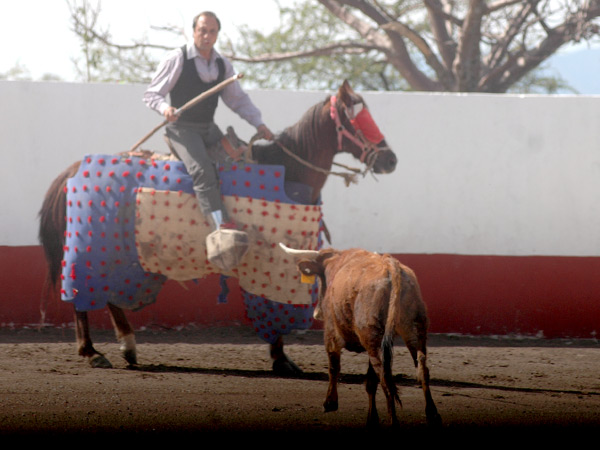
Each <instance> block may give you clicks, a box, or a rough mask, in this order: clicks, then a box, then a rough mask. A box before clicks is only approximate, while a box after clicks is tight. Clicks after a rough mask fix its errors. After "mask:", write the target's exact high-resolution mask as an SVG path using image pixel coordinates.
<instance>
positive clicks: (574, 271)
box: [0, 246, 600, 338]
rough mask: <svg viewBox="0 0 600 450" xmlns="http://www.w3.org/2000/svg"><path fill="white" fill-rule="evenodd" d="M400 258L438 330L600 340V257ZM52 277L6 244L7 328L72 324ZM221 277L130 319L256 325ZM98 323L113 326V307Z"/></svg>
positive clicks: (1, 282) (164, 294)
mask: <svg viewBox="0 0 600 450" xmlns="http://www.w3.org/2000/svg"><path fill="white" fill-rule="evenodd" d="M394 256H396V257H397V258H398V259H399V260H400V261H402V262H403V263H404V264H406V265H408V266H410V267H411V268H412V269H413V270H414V271H415V272H416V273H417V276H418V278H419V282H420V284H421V290H422V291H423V297H424V300H425V302H426V303H427V305H428V309H429V317H430V320H431V328H430V332H431V333H460V334H472V335H506V334H522V335H527V336H529V335H539V336H544V337H548V338H556V337H562V338H568V337H571V338H595V337H596V332H597V331H598V330H599V329H600V276H599V274H600V257H547V256H525V257H519V256H474V255H468V256H464V255H399V254H397V255H394ZM45 274H46V268H45V262H44V257H43V251H42V249H41V247H39V246H27V247H6V246H0V286H1V287H2V295H1V301H0V326H2V327H15V328H19V327H24V326H36V325H38V324H40V322H42V321H43V323H44V324H45V325H48V326H65V327H70V326H72V322H73V308H72V307H71V306H70V305H68V304H65V303H63V302H62V301H61V300H60V299H59V298H54V299H49V300H47V301H44V300H43V284H44V278H45ZM218 280H219V277H218V276H212V277H208V278H206V279H203V280H201V281H199V282H198V283H194V282H187V283H185V284H184V285H182V284H180V283H176V282H168V283H167V284H166V285H165V287H164V288H163V290H162V291H161V293H160V295H159V298H158V300H157V302H156V303H155V304H154V305H151V306H149V307H147V308H145V309H143V310H142V311H139V312H132V313H129V314H128V316H129V318H130V319H131V322H132V324H133V325H134V326H135V327H136V328H139V327H142V326H145V327H152V326H157V327H166V328H175V327H185V326H190V325H198V326H202V325H212V326H215V325H217V326H218V325H239V324H249V322H248V320H247V319H246V317H245V311H244V305H243V301H242V297H241V295H240V294H239V290H238V286H237V283H236V282H235V280H229V284H228V285H229V288H230V291H231V294H230V297H229V301H228V303H226V304H218V303H217V296H218V294H219V292H220V287H219V283H218ZM41 311H44V315H42V313H41ZM90 321H91V325H92V326H94V327H97V328H110V327H111V325H110V319H109V317H108V313H107V311H105V310H103V311H98V312H95V313H91V314H90ZM315 327H319V322H317V323H316V325H315Z"/></svg>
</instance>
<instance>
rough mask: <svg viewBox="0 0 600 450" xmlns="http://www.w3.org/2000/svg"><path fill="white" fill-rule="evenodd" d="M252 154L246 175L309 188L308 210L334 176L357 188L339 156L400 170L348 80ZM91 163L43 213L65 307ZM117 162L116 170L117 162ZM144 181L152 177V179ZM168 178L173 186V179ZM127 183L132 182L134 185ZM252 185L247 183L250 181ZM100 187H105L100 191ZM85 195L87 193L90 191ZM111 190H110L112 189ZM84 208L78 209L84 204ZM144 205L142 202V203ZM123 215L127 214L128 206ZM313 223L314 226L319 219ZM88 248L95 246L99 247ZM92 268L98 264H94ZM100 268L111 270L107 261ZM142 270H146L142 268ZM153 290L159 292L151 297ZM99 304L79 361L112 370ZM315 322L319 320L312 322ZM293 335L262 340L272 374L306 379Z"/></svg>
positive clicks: (52, 273) (78, 166)
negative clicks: (96, 338) (79, 184)
mask: <svg viewBox="0 0 600 450" xmlns="http://www.w3.org/2000/svg"><path fill="white" fill-rule="evenodd" d="M248 147H249V148H248V151H247V153H246V155H245V159H246V162H247V163H248V164H249V166H248V167H246V169H247V170H248V171H249V169H251V168H252V164H255V165H256V167H258V168H259V169H258V170H259V171H260V172H261V173H263V172H265V170H264V169H265V168H267V169H268V168H274V174H275V177H279V176H280V174H281V173H283V174H284V182H285V186H287V185H288V184H290V185H294V186H296V187H298V186H299V187H303V188H305V189H301V190H302V192H303V200H302V204H303V205H306V207H307V209H308V207H309V206H310V205H319V204H320V196H321V190H322V188H323V186H324V185H325V182H326V180H327V178H328V176H329V175H331V174H336V175H342V176H343V177H344V178H345V181H346V183H350V182H352V181H355V179H354V180H353V177H355V175H356V172H355V173H354V174H350V175H348V174H347V173H342V174H340V173H338V172H334V171H332V170H331V169H332V166H333V165H334V164H335V163H334V157H335V155H336V154H338V153H341V152H344V153H349V154H351V155H352V156H354V157H355V158H356V159H358V160H360V161H361V162H362V163H363V164H365V166H366V168H365V169H364V172H363V174H365V173H367V172H368V171H369V172H372V173H376V174H388V173H391V172H393V171H394V170H395V167H396V164H397V158H396V156H395V154H394V152H393V151H392V150H391V149H390V148H389V146H388V144H387V142H386V140H385V138H384V136H383V135H382V134H381V132H380V131H379V128H378V127H377V125H376V124H375V122H374V121H373V119H372V117H371V116H370V113H369V111H368V108H367V106H366V104H365V101H364V99H363V97H362V96H361V95H359V94H358V93H356V92H355V91H354V90H353V89H352V88H351V87H350V84H349V83H348V82H347V80H345V81H344V82H343V83H342V84H341V86H340V87H339V89H338V91H337V94H335V95H330V96H327V97H326V98H325V99H324V100H323V101H321V102H319V103H317V104H316V105H314V106H313V107H311V108H310V109H309V110H308V111H306V112H305V113H304V115H303V116H302V117H301V118H300V120H299V121H298V122H297V123H295V124H294V125H292V126H290V127H288V128H286V129H284V130H283V131H282V132H281V133H279V134H277V135H276V136H275V138H274V139H273V140H272V141H268V142H264V141H258V142H254V141H252V140H251V141H250V143H249V145H248ZM92 159H93V158H88V159H87V160H86V159H85V158H84V160H81V161H78V162H75V163H73V164H72V165H71V166H69V167H68V168H67V169H65V170H64V171H63V172H62V173H61V174H59V175H58V176H57V178H56V179H55V180H54V181H53V182H52V183H51V185H50V187H49V189H48V191H47V193H46V195H45V197H44V200H43V204H42V207H41V209H40V212H39V219H40V224H39V240H40V243H41V244H42V247H43V249H44V254H45V258H46V262H47V269H48V270H47V278H46V281H45V286H46V290H47V292H48V293H47V295H52V292H56V289H57V285H58V282H59V280H61V281H62V283H63V289H62V291H61V294H63V300H66V298H65V295H64V293H65V292H66V290H65V289H64V286H65V283H67V281H68V280H69V279H70V278H73V279H75V278H76V275H75V266H76V265H75V264H72V266H73V269H72V270H73V272H72V273H69V272H68V270H69V268H68V267H66V266H67V264H66V261H65V260H66V256H67V252H68V251H70V252H71V253H72V252H73V251H75V252H79V253H82V252H83V251H82V250H81V249H77V248H75V249H68V246H67V245H65V240H66V236H67V235H70V231H67V230H68V227H69V223H68V221H72V220H73V217H67V215H66V214H65V211H66V210H67V209H68V208H70V207H71V206H72V205H71V203H72V201H73V200H70V199H69V198H68V196H69V195H70V193H71V189H72V191H73V192H74V191H75V190H76V188H75V187H70V185H69V183H70V181H71V180H73V179H75V177H76V176H77V174H79V175H78V176H80V177H82V176H83V177H85V176H90V175H89V170H83V169H84V165H85V164H86V162H90V161H92ZM104 159H105V158H96V163H98V161H100V162H101V163H102V164H106V162H105V161H104ZM113 159H114V162H115V163H116V162H117V159H118V158H113ZM119 161H120V159H119ZM127 163H128V164H129V165H131V164H132V162H131V158H129V159H127ZM139 163H140V164H145V163H146V160H145V159H141V160H139ZM152 164H154V165H155V166H156V163H154V162H153V163H152ZM146 166H149V164H146ZM166 166H167V167H168V166H169V163H168V162H167V163H166ZM164 167H165V165H164V164H163V168H164ZM231 168H232V167H231V165H230V167H229V170H228V171H223V168H222V167H221V168H220V170H221V177H223V178H226V177H227V176H229V177H230V178H231V177H232V176H235V173H234V172H235V165H234V166H233V171H232V170H231ZM82 170H83V175H82ZM355 171H356V169H355ZM237 172H241V171H237ZM98 173H99V172H98ZM128 173H129V170H127V171H126V172H123V176H124V177H125V176H127V175H128ZM137 175H138V178H143V177H144V174H142V173H141V172H138V174H137ZM145 175H148V173H146V174H145ZM111 176H114V174H111ZM148 177H149V178H151V179H153V180H154V181H155V182H156V180H157V177H156V176H155V175H148ZM132 178H133V179H135V177H134V176H133V174H132V175H130V176H129V179H130V180H131V179H132ZM164 178H165V179H166V178H167V177H164ZM182 179H183V180H184V182H185V181H186V178H185V173H180V174H179V177H178V178H177V183H180V182H181V180H182ZM134 181H135V180H134ZM188 181H189V180H188ZM128 182H129V183H131V181H128ZM246 183H248V181H246ZM222 184H223V182H222ZM231 184H232V185H236V184H239V183H236V181H235V178H234V179H233V182H232V183H231ZM283 186H284V185H282V187H283ZM96 188H98V187H97V186H96ZM277 188H278V187H277V186H275V189H276V190H278V189H277ZM84 189H86V186H85V185H84ZM106 189H107V190H108V189H110V186H109V187H107V188H106ZM123 189H124V186H122V187H121V190H123ZM133 192H134V193H136V192H137V193H138V195H141V194H142V188H136V187H134V188H133ZM222 192H223V189H222ZM155 193H156V190H152V189H151V190H150V191H149V192H144V194H147V195H150V196H152V195H155ZM166 193H167V194H168V193H169V191H166ZM181 193H182V191H181V190H180V191H179V194H180V195H181ZM234 197H235V198H236V199H238V198H239V196H238V195H237V194H235V193H234ZM278 201H279V200H278V199H275V202H278ZM77 202H78V203H79V201H78V200H77ZM137 202H138V203H139V199H138V200H137ZM90 203H91V201H90ZM115 203H119V202H115ZM127 203H128V204H129V201H127ZM132 203H135V200H132ZM275 206H276V207H277V208H279V207H280V205H279V204H276V205H275ZM296 206H297V205H295V204H292V205H291V207H292V208H296ZM121 208H123V207H122V206H121ZM315 208H316V206H315ZM123 214H124V212H123V211H120V212H119V215H121V216H122V215H123ZM138 215H139V213H138ZM89 219H90V221H91V220H92V218H91V217H90V218H89ZM102 219H103V217H102V218H100V220H102ZM77 220H79V221H81V218H80V217H77ZM114 220H115V221H117V222H118V220H119V218H118V217H116V218H115V219H114ZM313 220H315V219H314V218H313ZM125 221H128V219H125ZM322 229H323V226H322V224H321V227H320V228H319V230H322ZM136 232H137V231H136ZM153 232H154V230H152V231H150V233H153ZM127 233H128V232H127V231H126V232H125V233H122V234H127ZM89 234H90V236H91V235H92V232H91V231H90V232H89ZM116 234H118V232H115V235H116ZM180 238H181V236H180ZM90 242H93V241H90ZM136 245H138V243H136ZM150 245H152V244H150ZM309 245H314V241H312V243H311V244H309ZM89 247H92V245H90V246H89ZM135 251H136V249H135V248H134V249H132V252H133V254H134V257H137V255H135ZM137 251H138V254H141V253H143V252H142V250H140V248H137ZM88 264H89V265H91V263H90V262H89V261H88ZM99 264H104V262H102V263H99ZM135 264H137V265H139V264H138V263H137V262H136V263H135ZM155 264H157V265H158V264H159V262H155ZM163 269H164V267H163ZM163 272H164V271H163ZM163 272H161V271H159V270H157V271H153V269H152V268H151V267H149V268H146V267H144V270H143V273H144V275H145V276H146V278H145V280H144V283H147V284H146V285H145V288H144V289H142V288H141V284H139V285H138V286H137V289H136V290H135V292H134V293H131V295H130V297H133V296H135V297H136V299H139V298H140V297H142V296H144V293H145V292H147V293H150V294H148V295H147V297H149V296H152V294H151V292H155V293H156V289H159V287H158V288H157V286H160V285H162V284H163V283H164V282H165V280H167V279H169V278H170V277H169V276H168V275H165V274H164V273H163ZM117 273H118V272H117ZM149 275H152V276H149ZM231 275H234V276H237V275H239V273H238V272H236V273H233V274H228V275H227V276H231ZM188 279H189V278H188ZM265 284H268V283H263V286H264V285H265ZM153 289H154V291H152V290H153ZM104 290H110V289H109V287H108V286H107V285H106V286H104ZM73 291H74V292H75V291H76V289H73ZM309 292H310V291H309ZM121 294H122V292H121ZM244 294H245V295H246V297H245V301H246V307H247V308H249V304H248V302H251V301H254V300H253V299H255V298H256V297H257V296H256V295H254V294H252V293H247V292H245V293H244ZM314 294H315V292H314V291H312V292H311V295H313V296H314ZM72 295H73V296H74V295H75V294H74V293H73V294H72ZM67 297H68V295H67ZM115 297H116V294H114V295H113V296H112V297H110V298H109V300H108V301H107V302H106V306H107V307H108V310H109V313H110V317H111V321H112V324H113V326H114V329H115V333H116V337H117V339H118V340H119V341H120V342H121V344H122V346H121V351H122V355H123V357H124V358H125V360H126V362H127V363H129V364H130V365H136V364H137V352H136V347H135V335H134V330H133V328H132V326H131V324H130V323H129V321H128V319H127V317H126V315H125V313H124V307H123V305H122V304H118V303H117V302H113V301H112V300H111V299H112V298H115ZM259 300H260V302H261V305H264V304H265V303H269V300H264V299H260V298H259ZM263 300H264V301H263ZM152 301H154V299H152V300H151V301H149V302H147V303H151V302H152ZM143 302H144V301H143V300H140V304H141V303H143ZM93 304H94V302H90V305H89V307H79V308H77V307H75V326H76V341H77V348H78V354H79V355H80V356H82V357H83V358H85V359H87V360H88V362H89V364H90V365H91V366H92V367H98V368H110V367H112V364H111V363H110V361H108V359H107V358H106V357H105V356H104V355H102V354H101V353H100V352H98V351H97V350H96V349H95V348H94V346H93V343H92V339H91V336H90V327H89V321H88V314H87V313H88V311H89V310H92V309H94V308H95V307H103V305H100V306H98V305H96V306H92V305H93ZM142 306H145V305H142ZM142 306H140V307H142ZM293 306H294V305H291V306H290V305H286V304H279V307H278V308H273V307H272V306H270V305H266V306H264V308H265V309H269V310H270V311H272V310H273V309H277V310H283V313H285V314H288V312H290V311H292V309H293V311H294V313H295V314H297V312H296V311H297V308H294V307H293ZM304 306H307V307H306V308H303V310H302V312H301V313H302V314H304V315H307V314H310V315H311V316H312V311H311V308H314V304H307V305H304ZM128 309H133V310H135V309H136V308H135V307H131V308H129V307H128ZM255 316H256V314H255ZM263 316H264V313H263ZM257 320H259V319H257ZM310 320H312V317H311V318H310ZM296 322H297V323H296V325H295V326H296V327H297V328H302V327H304V328H307V327H308V326H309V324H310V321H307V320H302V321H296ZM298 322H301V323H298ZM260 326H262V325H260ZM255 328H256V329H257V331H258V328H259V326H256V327H255ZM293 328H294V326H290V327H288V328H287V329H285V330H282V329H277V330H271V331H270V333H262V334H261V333H259V337H260V338H262V339H263V340H265V341H266V342H267V343H268V344H269V345H270V355H271V358H272V360H273V370H274V372H275V373H277V374H281V375H290V374H297V373H299V372H301V369H300V368H299V367H298V366H297V365H296V364H295V363H294V362H293V361H292V360H291V359H290V358H289V357H288V356H287V355H286V353H285V351H284V341H283V335H284V334H287V333H289V332H291V330H292V329H293Z"/></svg>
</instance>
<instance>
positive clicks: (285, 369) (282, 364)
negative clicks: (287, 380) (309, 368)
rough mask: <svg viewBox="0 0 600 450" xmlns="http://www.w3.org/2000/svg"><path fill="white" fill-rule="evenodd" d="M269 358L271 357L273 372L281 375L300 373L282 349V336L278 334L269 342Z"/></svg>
mask: <svg viewBox="0 0 600 450" xmlns="http://www.w3.org/2000/svg"><path fill="white" fill-rule="evenodd" d="M271 358H272V359H273V372H275V373H276V374H277V375H281V376H293V375H299V374H301V373H302V369H300V367H298V366H297V365H296V364H295V363H294V361H292V360H291V359H290V358H288V356H287V355H286V354H285V352H284V351H283V337H282V336H279V337H278V338H277V340H276V341H275V342H274V343H273V344H271Z"/></svg>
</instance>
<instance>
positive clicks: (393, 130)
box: [0, 81, 600, 256]
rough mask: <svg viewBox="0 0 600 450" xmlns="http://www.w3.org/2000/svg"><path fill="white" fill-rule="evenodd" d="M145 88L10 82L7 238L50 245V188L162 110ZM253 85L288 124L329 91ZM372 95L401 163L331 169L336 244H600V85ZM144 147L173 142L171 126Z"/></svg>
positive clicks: (492, 247)
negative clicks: (335, 173)
mask: <svg viewBox="0 0 600 450" xmlns="http://www.w3.org/2000/svg"><path fill="white" fill-rule="evenodd" d="M144 88H145V86H142V85H109V84H71V83H31V82H10V81H0V98H2V100H3V108H2V109H1V110H0V126H1V127H2V131H1V133H0V142H1V148H2V162H3V164H2V165H1V166H0V187H2V192H3V194H4V195H2V208H0V245H9V246H20V245H35V244H37V212H38V210H39V207H40V205H41V202H42V199H43V196H44V193H45V191H46V189H47V187H48V185H49V184H50V182H51V181H52V179H53V178H54V177H55V176H56V175H57V174H58V173H59V172H60V171H61V170H62V169H64V168H65V167H66V166H67V165H69V164H70V163H72V162H74V161H76V160H79V159H80V158H81V157H82V156H83V155H84V154H86V153H99V152H102V153H116V152H119V151H124V150H128V149H129V148H130V147H131V146H132V145H133V144H135V143H136V142H137V141H138V140H139V139H140V138H141V137H142V136H144V135H145V134H146V133H147V132H149V131H150V130H151V129H152V128H153V127H154V126H155V125H157V124H159V123H160V122H161V121H162V119H161V117H160V116H158V115H157V114H156V113H154V112H152V111H150V110H148V109H147V108H146V107H145V105H144V104H143V103H142V101H141V97H142V93H143V90H144ZM250 95H251V97H252V98H253V99H254V101H255V102H256V104H257V105H258V106H259V107H260V108H261V110H262V111H263V116H264V119H265V121H266V122H267V124H268V125H269V126H270V127H271V129H273V131H280V130H282V129H283V128H284V127H285V126H288V125H291V124H292V123H294V122H295V121H296V120H298V119H299V117H300V116H301V114H302V113H303V112H304V111H305V110H307V109H308V108H309V107H310V106H311V105H313V104H314V103H316V102H318V101H320V100H322V99H323V98H324V97H325V96H326V95H327V93H323V92H289V91H252V92H250ZM364 97H365V99H366V100H367V102H368V104H369V106H370V109H371V111H372V114H373V116H374V117H375V120H376V121H377V123H378V124H379V126H380V128H381V130H382V131H383V133H384V134H385V135H386V138H387V140H388V143H389V144H390V146H391V147H392V148H393V149H394V150H395V151H396V154H397V155H398V157H399V165H398V169H397V170H396V172H395V173H394V174H391V175H380V176H377V177H376V178H373V177H372V176H371V175H367V176H366V177H365V178H363V179H361V180H360V182H359V183H358V184H357V185H352V186H350V187H346V186H345V185H344V183H343V181H342V180H341V179H340V178H338V177H331V178H330V179H329V181H328V183H327V185H326V188H325V191H324V199H323V200H324V208H325V210H324V211H325V220H326V222H327V226H328V228H329V229H330V231H331V233H332V235H333V245H334V246H336V247H339V248H347V247H352V246H360V247H365V248H368V249H370V250H374V251H389V252H395V253H460V254H495V255H530V254H536V255H570V256H598V255H600V232H599V231H598V230H600V181H599V180H600V131H599V127H598V123H600V97H575V96H573V97H571V96H509V95H460V94H458V95H454V94H421V93H365V94H364ZM217 121H218V123H219V124H220V125H221V126H222V128H223V129H225V127H226V126H227V125H233V126H234V128H235V129H236V131H237V132H238V134H239V135H240V137H242V138H244V139H249V138H250V137H251V135H252V134H253V132H254V130H253V129H252V128H251V127H250V126H248V125H247V124H245V123H244V122H242V121H241V120H240V119H239V118H237V116H235V115H233V114H232V113H231V112H229V110H227V109H226V108H225V107H223V106H222V107H220V108H219V112H218V114H217ZM144 148H151V149H155V150H160V151H165V145H164V143H163V141H162V131H158V132H157V133H156V134H155V135H154V137H153V138H152V139H151V140H149V141H148V142H147V143H146V144H145V145H144ZM339 161H340V162H344V163H348V164H351V165H354V166H358V162H357V161H352V160H351V159H349V158H347V157H341V158H340V159H339ZM336 170H339V169H336Z"/></svg>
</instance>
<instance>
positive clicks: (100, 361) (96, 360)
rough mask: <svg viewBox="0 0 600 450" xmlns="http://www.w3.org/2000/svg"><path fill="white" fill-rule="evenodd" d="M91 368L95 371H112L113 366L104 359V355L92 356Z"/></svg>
mask: <svg viewBox="0 0 600 450" xmlns="http://www.w3.org/2000/svg"><path fill="white" fill-rule="evenodd" d="M89 362H90V366H92V367H93V368H94V369H112V364H111V363H110V361H109V360H108V359H106V358H105V357H104V355H101V354H99V353H98V354H96V355H94V356H92V357H91V358H90V360H89Z"/></svg>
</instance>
